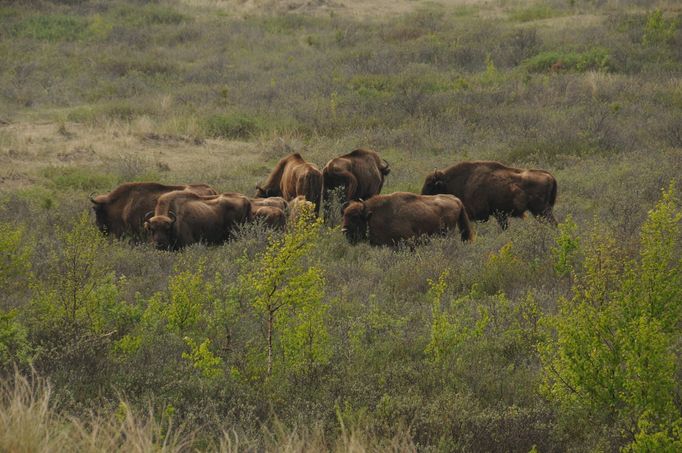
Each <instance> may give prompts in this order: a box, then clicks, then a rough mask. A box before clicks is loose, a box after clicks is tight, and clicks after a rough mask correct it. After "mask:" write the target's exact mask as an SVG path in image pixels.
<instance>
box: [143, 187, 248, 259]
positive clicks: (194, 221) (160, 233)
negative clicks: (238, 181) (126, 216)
mask: <svg viewBox="0 0 682 453" xmlns="http://www.w3.org/2000/svg"><path fill="white" fill-rule="evenodd" d="M251 215H252V214H251V201H249V199H248V198H247V197H244V196H237V195H234V194H228V195H227V196H226V195H224V194H222V195H214V196H208V197H204V196H200V195H197V194H195V193H192V192H189V191H186V190H183V191H175V192H170V193H167V194H164V195H162V196H161V197H160V198H159V201H158V202H157V204H156V209H155V210H154V211H153V212H150V213H148V215H147V216H146V219H145V223H144V227H145V229H147V230H149V231H150V233H151V239H152V242H153V243H154V245H155V246H156V248H158V249H162V250H178V249H181V248H183V247H186V246H188V245H190V244H194V243H196V242H205V243H207V244H220V243H222V242H224V241H226V240H228V239H229V237H230V234H231V232H232V229H233V228H234V227H235V226H236V225H237V224H240V223H244V222H248V221H250V220H251Z"/></svg>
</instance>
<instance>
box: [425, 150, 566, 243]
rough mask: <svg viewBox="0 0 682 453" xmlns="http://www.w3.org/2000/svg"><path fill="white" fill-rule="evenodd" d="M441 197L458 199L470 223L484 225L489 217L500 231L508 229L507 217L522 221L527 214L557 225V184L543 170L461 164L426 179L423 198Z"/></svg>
mask: <svg viewBox="0 0 682 453" xmlns="http://www.w3.org/2000/svg"><path fill="white" fill-rule="evenodd" d="M441 193H449V194H452V195H455V196H456V197H458V198H459V199H461V200H462V202H463V203H464V206H465V207H466V210H467V214H468V215H469V218H470V219H472V220H480V221H486V220H488V218H489V217H490V216H491V215H492V216H494V217H495V218H496V219H497V221H498V222H499V224H500V226H501V227H502V229H503V230H504V229H506V228H507V227H508V220H507V219H508V217H523V216H524V213H525V212H526V211H530V212H531V213H532V214H533V215H534V216H535V217H538V218H544V219H546V220H547V221H548V222H549V223H550V224H552V225H556V219H555V218H554V215H553V214H552V208H553V207H554V203H555V201H556V195H557V182H556V179H555V178H554V176H552V175H551V174H550V173H549V172H546V171H544V170H524V169H519V168H512V167H507V166H505V165H503V164H501V163H499V162H493V161H472V162H461V163H459V164H455V165H453V166H451V167H448V168H446V169H445V170H435V171H434V172H433V173H431V174H430V175H428V176H427V177H426V181H425V182H424V187H423V188H422V194H424V195H435V194H441Z"/></svg>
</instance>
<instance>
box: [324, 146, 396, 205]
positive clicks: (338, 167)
mask: <svg viewBox="0 0 682 453" xmlns="http://www.w3.org/2000/svg"><path fill="white" fill-rule="evenodd" d="M390 172H391V170H390V168H389V167H388V162H386V161H385V160H384V159H382V158H380V157H379V154H377V153H376V152H375V151H372V150H369V149H362V148H360V149H356V150H355V151H352V152H350V153H348V154H344V155H343V156H339V157H336V158H334V159H332V160H330V161H329V162H327V165H325V166H324V168H323V169H322V179H323V182H322V184H323V187H324V190H323V199H324V201H325V203H327V202H329V200H330V198H331V192H332V191H333V190H334V189H337V188H341V187H342V188H343V200H341V201H350V200H360V199H365V200H366V199H368V198H370V197H373V196H374V195H377V194H379V193H381V188H382V187H383V185H384V178H385V177H386V175H388V174H389V173H390Z"/></svg>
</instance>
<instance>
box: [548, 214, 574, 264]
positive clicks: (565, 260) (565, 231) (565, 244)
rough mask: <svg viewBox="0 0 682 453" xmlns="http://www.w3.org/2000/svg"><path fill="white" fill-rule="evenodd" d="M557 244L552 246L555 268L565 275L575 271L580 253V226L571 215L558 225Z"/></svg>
mask: <svg viewBox="0 0 682 453" xmlns="http://www.w3.org/2000/svg"><path fill="white" fill-rule="evenodd" d="M558 230H559V231H558V235H557V237H556V245H555V246H554V247H553V248H552V256H553V257H554V270H555V271H556V273H557V274H558V275H559V276H561V277H563V276H566V275H569V274H571V273H572V272H574V271H575V270H576V269H575V265H576V259H577V256H578V254H579V253H580V238H579V237H578V234H577V233H578V226H577V225H576V223H575V222H574V221H573V217H571V216H570V215H569V216H567V217H566V220H564V221H563V222H562V223H560V224H559V227H558Z"/></svg>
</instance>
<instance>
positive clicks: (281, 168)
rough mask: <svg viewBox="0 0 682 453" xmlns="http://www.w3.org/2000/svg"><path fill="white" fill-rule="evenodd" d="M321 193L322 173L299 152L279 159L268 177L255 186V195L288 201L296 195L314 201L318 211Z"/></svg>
mask: <svg viewBox="0 0 682 453" xmlns="http://www.w3.org/2000/svg"><path fill="white" fill-rule="evenodd" d="M321 193H322V173H321V172H320V170H319V169H318V168H317V167H316V166H315V165H314V164H311V163H310V162H306V161H305V160H304V159H303V157H301V155H300V154H299V153H294V154H290V155H288V156H286V157H285V158H283V159H282V160H280V161H279V162H278V163H277V165H276V166H275V169H274V170H272V173H270V176H268V179H267V180H266V181H265V182H264V183H263V184H262V185H259V186H256V197H259V198H267V197H282V198H284V199H285V200H287V201H289V200H292V199H293V198H295V197H297V196H298V195H303V196H304V197H305V198H306V200H308V201H311V202H313V203H315V209H316V210H317V211H318V212H319V209H320V196H321Z"/></svg>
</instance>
